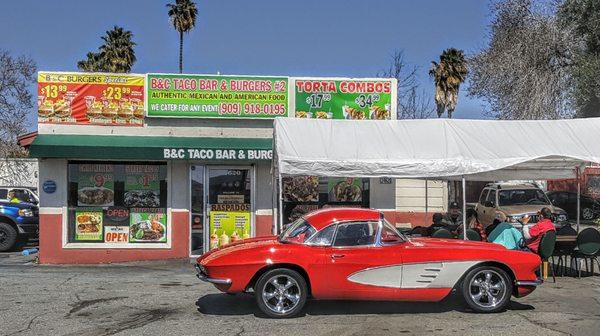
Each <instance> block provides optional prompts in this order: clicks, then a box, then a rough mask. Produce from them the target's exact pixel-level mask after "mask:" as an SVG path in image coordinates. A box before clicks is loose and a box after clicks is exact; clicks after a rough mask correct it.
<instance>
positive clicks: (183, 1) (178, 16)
mask: <svg viewBox="0 0 600 336" xmlns="http://www.w3.org/2000/svg"><path fill="white" fill-rule="evenodd" d="M167 8H169V17H170V18H171V22H172V23H173V27H174V28H175V30H177V31H178V32H179V73H182V72H183V33H187V32H189V31H190V30H192V28H194V26H195V25H196V16H197V15H198V9H197V8H196V3H194V2H193V1H191V0H175V3H174V4H167Z"/></svg>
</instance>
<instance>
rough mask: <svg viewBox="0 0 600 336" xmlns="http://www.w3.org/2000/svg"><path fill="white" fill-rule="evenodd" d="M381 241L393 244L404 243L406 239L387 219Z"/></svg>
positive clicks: (382, 229)
mask: <svg viewBox="0 0 600 336" xmlns="http://www.w3.org/2000/svg"><path fill="white" fill-rule="evenodd" d="M381 242H382V243H383V244H386V245H391V244H398V243H403V242H404V239H402V237H401V236H400V235H399V234H398V231H396V228H394V227H393V226H392V225H391V224H390V223H388V222H387V221H386V222H385V223H384V224H383V227H382V228H381Z"/></svg>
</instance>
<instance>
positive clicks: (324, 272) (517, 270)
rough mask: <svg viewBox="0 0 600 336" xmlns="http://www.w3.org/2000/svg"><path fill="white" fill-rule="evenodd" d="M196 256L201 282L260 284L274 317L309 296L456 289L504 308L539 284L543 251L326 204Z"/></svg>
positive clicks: (425, 297) (401, 297)
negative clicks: (411, 230)
mask: <svg viewBox="0 0 600 336" xmlns="http://www.w3.org/2000/svg"><path fill="white" fill-rule="evenodd" d="M197 261H198V263H197V265H196V270H197V273H198V277H199V278H200V279H201V280H203V281H207V282H210V283H212V284H214V285H215V286H216V287H217V288H218V289H219V290H221V291H223V292H226V293H240V292H254V293H255V297H256V302H257V304H258V306H259V307H260V309H261V310H262V311H263V312H264V313H265V314H267V315H269V316H271V317H290V316H293V315H295V314H298V313H299V312H300V311H301V310H302V307H303V306H304V304H305V302H306V299H307V298H313V299H352V300H354V299H356V300H386V301H441V300H442V299H444V298H445V297H446V296H447V295H448V294H449V293H450V292H451V291H452V289H454V288H456V289H457V290H459V291H462V295H463V296H464V299H465V301H466V303H467V304H468V305H469V306H470V307H471V308H472V309H474V310H475V311H477V312H497V311H500V310H503V309H504V308H505V307H506V306H507V305H508V303H509V300H510V297H511V295H514V296H515V297H522V296H525V295H528V294H529V293H531V292H532V291H533V290H534V289H535V287H536V286H537V285H539V284H540V283H541V280H540V279H538V278H537V276H536V273H535V271H536V270H537V269H538V267H539V266H540V258H539V257H538V256H537V255H536V254H533V253H529V252H521V251H512V250H507V249H506V248H504V247H503V246H501V245H498V244H492V243H484V242H473V241H464V240H456V239H434V238H407V237H405V236H403V235H401V234H399V233H398V231H397V230H396V229H395V228H394V227H393V226H392V225H391V224H389V223H388V222H387V221H386V220H385V219H384V218H383V214H382V213H381V212H379V211H376V210H368V209H348V208H344V209H325V210H319V211H316V212H313V213H311V214H308V215H306V216H304V217H303V218H300V219H298V220H297V221H295V222H294V223H292V224H291V225H290V226H289V227H288V228H287V229H286V230H285V231H284V232H283V233H282V234H281V235H279V236H278V237H266V238H254V239H246V240H243V241H239V242H235V243H232V244H230V245H226V246H224V247H221V248H219V249H216V250H213V251H210V252H208V253H205V254H204V255H202V256H201V257H199V258H198V260H197Z"/></svg>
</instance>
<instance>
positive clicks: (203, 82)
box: [147, 74, 288, 119]
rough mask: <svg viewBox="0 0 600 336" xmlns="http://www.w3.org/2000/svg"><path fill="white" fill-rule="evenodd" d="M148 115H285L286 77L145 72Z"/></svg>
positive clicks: (204, 116)
mask: <svg viewBox="0 0 600 336" xmlns="http://www.w3.org/2000/svg"><path fill="white" fill-rule="evenodd" d="M147 89H148V92H147V116H148V117H196V118H254V119H256V118H274V117H277V116H287V115H288V78H287V77H251V76H218V75H214V76H211V75H175V74H148V75H147Z"/></svg>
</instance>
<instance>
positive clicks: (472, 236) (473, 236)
mask: <svg viewBox="0 0 600 336" xmlns="http://www.w3.org/2000/svg"><path fill="white" fill-rule="evenodd" d="M467 239H468V240H474V241H481V236H480V235H479V232H477V231H475V230H473V229H467Z"/></svg>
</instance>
